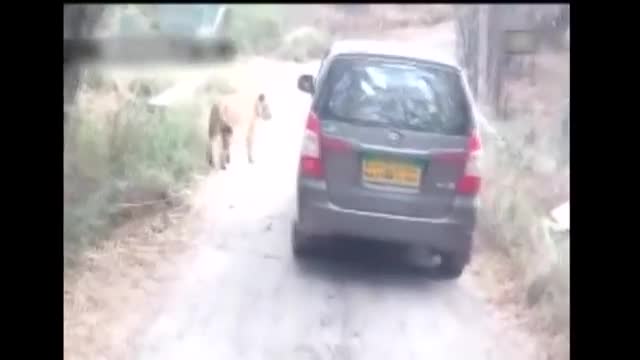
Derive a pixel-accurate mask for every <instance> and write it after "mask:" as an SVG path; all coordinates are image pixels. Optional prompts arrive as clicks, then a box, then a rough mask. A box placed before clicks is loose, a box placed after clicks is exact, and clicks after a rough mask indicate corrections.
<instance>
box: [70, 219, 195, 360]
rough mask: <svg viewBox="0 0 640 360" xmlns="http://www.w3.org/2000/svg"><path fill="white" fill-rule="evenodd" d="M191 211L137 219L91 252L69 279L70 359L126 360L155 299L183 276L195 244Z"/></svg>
mask: <svg viewBox="0 0 640 360" xmlns="http://www.w3.org/2000/svg"><path fill="white" fill-rule="evenodd" d="M187 214H188V209H186V208H182V209H174V210H172V211H171V212H166V213H163V214H161V215H157V216H153V217H151V218H147V219H142V220H136V221H133V222H130V223H128V224H127V225H126V226H123V227H121V228H120V229H118V230H117V231H115V232H114V233H113V234H112V236H111V237H110V238H109V239H106V241H103V242H102V243H101V244H102V245H101V246H99V247H96V248H93V249H91V250H88V251H86V252H85V253H84V254H83V255H82V256H81V259H80V260H79V262H78V263H79V264H78V266H77V267H76V268H75V269H74V271H65V278H64V358H65V359H70V360H72V359H99V358H103V359H122V358H127V357H128V356H127V354H129V352H130V351H131V350H132V348H133V347H134V346H135V343H134V342H133V341H132V339H133V337H132V335H133V334H134V333H135V331H136V330H137V328H138V327H139V326H141V325H142V324H144V321H145V319H146V317H147V316H150V315H151V313H152V311H153V310H154V304H153V303H152V302H151V303H150V302H149V301H150V299H154V298H157V297H159V296H160V295H161V293H160V292H161V290H162V289H163V287H162V286H163V285H164V284H166V283H167V282H168V281H169V280H171V279H172V278H174V276H175V274H177V273H179V271H178V269H177V264H178V262H177V261H176V260H177V259H179V257H180V255H181V254H183V253H184V252H185V250H186V249H188V248H189V247H190V245H191V243H190V242H191V241H192V239H193V238H192V237H191V236H190V224H189V223H188V220H185V219H188V218H189V217H187V218H184V217H185V216H186V215H187Z"/></svg>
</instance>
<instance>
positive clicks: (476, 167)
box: [456, 130, 482, 195]
mask: <svg viewBox="0 0 640 360" xmlns="http://www.w3.org/2000/svg"><path fill="white" fill-rule="evenodd" d="M481 152H482V143H481V142H480V136H479V135H478V132H477V131H476V130H474V131H473V133H472V134H471V136H470V137H469V142H468V144H467V163H466V165H465V170H464V174H463V175H462V177H461V178H460V180H458V183H457V184H456V191H457V192H458V193H460V194H464V195H476V194H478V192H479V191H480V154H481Z"/></svg>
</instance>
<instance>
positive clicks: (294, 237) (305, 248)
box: [291, 223, 312, 258]
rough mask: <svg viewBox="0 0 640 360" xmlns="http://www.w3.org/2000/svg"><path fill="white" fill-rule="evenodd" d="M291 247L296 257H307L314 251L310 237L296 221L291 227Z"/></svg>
mask: <svg viewBox="0 0 640 360" xmlns="http://www.w3.org/2000/svg"><path fill="white" fill-rule="evenodd" d="M291 247H292V249H293V256H295V257H296V258H303V257H307V256H309V255H311V252H312V251H311V250H312V249H311V244H310V243H309V237H308V236H307V235H305V234H304V233H302V232H301V231H300V229H299V228H298V226H297V224H295V223H294V224H293V226H292V227H291Z"/></svg>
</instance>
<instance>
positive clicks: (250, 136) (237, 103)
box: [207, 93, 271, 170]
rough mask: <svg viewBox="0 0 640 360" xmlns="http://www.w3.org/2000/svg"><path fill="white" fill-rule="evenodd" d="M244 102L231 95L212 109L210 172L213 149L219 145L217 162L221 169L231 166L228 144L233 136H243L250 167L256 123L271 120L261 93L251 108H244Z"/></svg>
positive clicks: (208, 157)
mask: <svg viewBox="0 0 640 360" xmlns="http://www.w3.org/2000/svg"><path fill="white" fill-rule="evenodd" d="M244 99H246V98H244ZM244 99H243V98H242V97H240V96H237V95H235V96H234V95H230V96H226V97H223V98H221V99H219V100H218V101H216V102H215V103H214V104H213V105H212V106H211V112H210V114H209V146H208V149H207V160H208V161H209V164H210V165H211V166H212V167H213V168H215V167H216V164H215V154H214V153H215V151H214V148H216V147H217V146H216V145H217V144H219V145H221V146H220V148H221V150H220V153H219V159H218V161H219V164H220V168H221V169H223V170H224V169H226V165H228V164H229V163H230V162H231V141H232V138H233V135H234V134H244V135H245V145H246V149H247V157H248V160H249V163H253V141H254V136H255V130H256V123H257V122H258V121H259V120H270V119H271V107H270V106H269V103H268V102H267V99H266V96H265V95H264V94H262V93H260V94H259V95H258V96H257V97H255V98H253V99H254V100H253V104H252V105H251V106H247V104H246V102H244V101H243V100H244ZM247 110H250V111H247Z"/></svg>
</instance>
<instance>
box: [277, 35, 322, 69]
mask: <svg viewBox="0 0 640 360" xmlns="http://www.w3.org/2000/svg"><path fill="white" fill-rule="evenodd" d="M330 45H331V38H330V36H329V35H328V34H326V33H324V32H322V31H320V30H318V29H315V28H312V27H302V28H299V29H296V30H294V31H293V32H291V33H289V34H287V36H285V37H284V39H283V41H282V45H281V46H280V48H279V49H278V52H277V56H278V57H279V58H281V59H285V60H294V61H307V60H312V59H318V58H321V57H322V56H323V55H324V54H325V52H326V51H328V50H329V47H330Z"/></svg>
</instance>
